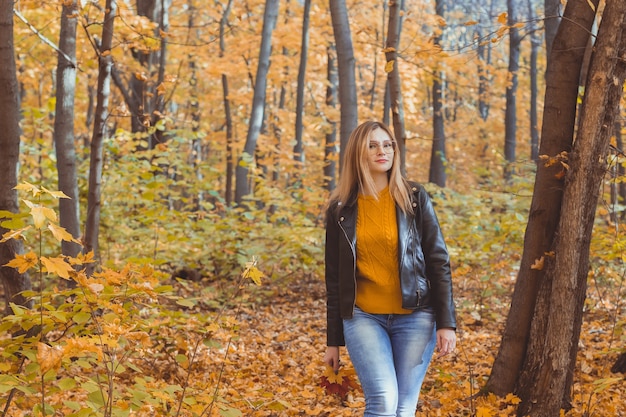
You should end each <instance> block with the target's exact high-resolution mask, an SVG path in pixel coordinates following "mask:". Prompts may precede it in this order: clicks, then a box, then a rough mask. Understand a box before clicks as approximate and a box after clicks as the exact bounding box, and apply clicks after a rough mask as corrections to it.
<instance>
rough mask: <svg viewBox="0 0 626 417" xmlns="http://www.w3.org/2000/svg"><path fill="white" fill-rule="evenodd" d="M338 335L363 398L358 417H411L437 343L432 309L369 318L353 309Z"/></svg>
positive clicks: (357, 309) (367, 315) (367, 314)
mask: <svg viewBox="0 0 626 417" xmlns="http://www.w3.org/2000/svg"><path fill="white" fill-rule="evenodd" d="M343 332H344V337H345V341H346V347H347V348H348V353H349V355H350V360H351V361H352V364H353V365H354V369H355V370H356V373H357V375H358V377H359V381H360V382H361V387H362V388H363V393H364V395H365V413H364V414H363V417H370V416H389V417H415V409H416V407H417V400H418V398H419V393H420V388H421V386H422V382H423V381H424V376H425V375H426V370H427V369H428V365H429V364H430V360H431V357H432V354H433V351H434V349H435V344H436V339H437V337H436V333H435V314H434V312H433V310H432V308H425V309H421V310H417V311H414V312H413V313H411V314H369V313H365V312H363V311H362V310H361V309H359V308H358V307H355V309H354V316H353V317H352V318H351V319H344V321H343Z"/></svg>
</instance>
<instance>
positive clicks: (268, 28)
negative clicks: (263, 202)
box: [235, 0, 279, 204]
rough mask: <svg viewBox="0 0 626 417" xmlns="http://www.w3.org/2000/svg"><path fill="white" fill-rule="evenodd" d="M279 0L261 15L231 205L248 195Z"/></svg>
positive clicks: (268, 1) (268, 3) (270, 2)
mask: <svg viewBox="0 0 626 417" xmlns="http://www.w3.org/2000/svg"><path fill="white" fill-rule="evenodd" d="M278 4H279V0H266V2H265V13H264V15H263V31H262V36H261V48H260V50H259V63H258V66H257V72H256V79H255V81H254V96H253V98H252V111H251V114H250V123H249V127H248V135H247V137H246V143H245V145H244V148H243V155H242V156H241V157H240V160H239V164H237V168H236V169H235V202H236V203H237V204H241V203H242V202H243V198H244V197H245V196H247V195H248V194H250V185H249V183H248V181H249V180H250V179H249V178H248V174H249V171H250V169H249V167H248V165H249V164H251V163H252V158H253V157H254V154H255V152H256V147H257V140H258V138H259V134H260V133H261V127H262V125H263V112H264V108H265V96H266V91H265V89H266V86H267V74H268V72H269V68H270V55H271V52H272V32H273V31H274V27H275V26H276V20H277V19H278Z"/></svg>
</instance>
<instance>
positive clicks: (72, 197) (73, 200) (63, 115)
mask: <svg viewBox="0 0 626 417" xmlns="http://www.w3.org/2000/svg"><path fill="white" fill-rule="evenodd" d="M77 13H78V4H77V0H72V1H70V2H64V3H63V8H62V10H61V33H60V36H59V50H60V51H61V52H62V53H59V54H58V63H57V79H56V83H57V87H56V88H57V91H56V108H55V118H54V132H53V139H54V145H55V150H56V156H57V173H58V174H57V175H58V179H59V190H60V191H63V193H65V195H67V196H68V197H69V198H60V199H59V219H60V224H61V227H63V228H65V230H67V231H68V232H69V233H70V234H71V235H72V237H74V238H75V239H79V237H80V214H79V213H80V211H79V207H80V201H79V194H78V175H77V173H76V148H75V145H74V139H75V138H74V98H75V92H76V26H77V17H78V14H77ZM67 58H69V59H71V61H68V59H67ZM61 250H62V253H63V255H66V256H71V257H75V256H76V255H78V254H79V253H80V251H81V246H80V245H79V244H78V243H76V242H68V241H65V240H64V241H63V242H62V243H61Z"/></svg>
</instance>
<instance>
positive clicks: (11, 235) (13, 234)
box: [0, 226, 31, 243]
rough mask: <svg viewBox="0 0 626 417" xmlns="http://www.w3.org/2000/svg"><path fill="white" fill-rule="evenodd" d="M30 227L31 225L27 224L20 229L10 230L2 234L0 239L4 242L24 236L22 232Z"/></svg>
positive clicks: (0, 241)
mask: <svg viewBox="0 0 626 417" xmlns="http://www.w3.org/2000/svg"><path fill="white" fill-rule="evenodd" d="M30 227H31V226H27V227H24V228H22V229H19V230H9V231H8V232H6V233H5V234H3V235H2V239H1V240H0V243H4V242H6V241H7V240H11V239H19V238H23V237H24V236H22V233H24V232H25V231H26V230H28V229H30Z"/></svg>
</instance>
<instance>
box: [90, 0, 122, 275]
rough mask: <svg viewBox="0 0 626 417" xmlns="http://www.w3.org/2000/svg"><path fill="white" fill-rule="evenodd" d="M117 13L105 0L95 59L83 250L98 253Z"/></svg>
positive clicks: (112, 2) (114, 5) (113, 4)
mask: <svg viewBox="0 0 626 417" xmlns="http://www.w3.org/2000/svg"><path fill="white" fill-rule="evenodd" d="M116 14H117V0H107V2H106V12H105V15H104V24H103V26H102V42H101V44H100V51H99V59H98V63H99V64H98V96H97V97H98V98H97V103H96V111H95V115H94V116H95V119H94V126H93V136H92V138H91V154H90V160H89V193H88V196H87V221H86V224H85V239H84V241H85V245H84V247H83V251H84V252H86V253H88V252H91V251H93V252H94V254H95V255H96V257H98V236H99V234H100V210H101V198H102V165H103V162H102V158H103V155H102V154H103V142H104V139H105V137H106V135H107V125H106V123H107V119H108V116H109V96H110V94H111V68H112V66H113V58H112V56H111V47H112V44H113V27H114V25H113V23H114V20H115V15H116ZM94 267H95V265H90V267H89V268H88V269H87V272H88V273H89V274H90V273H91V272H93V269H94Z"/></svg>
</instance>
